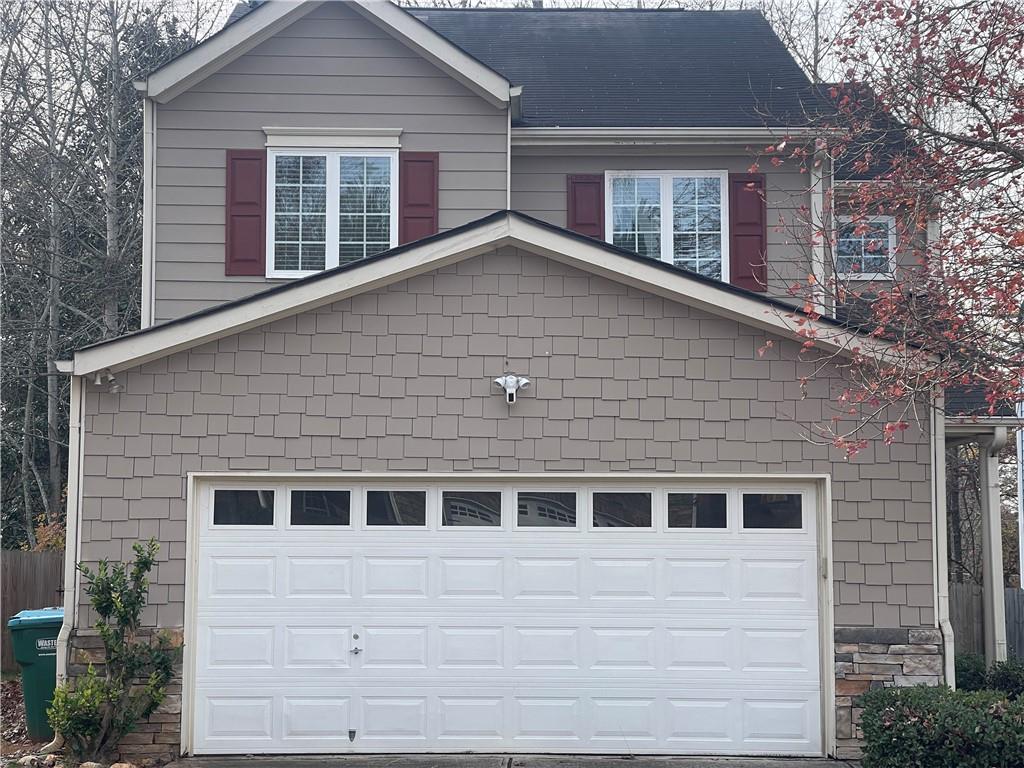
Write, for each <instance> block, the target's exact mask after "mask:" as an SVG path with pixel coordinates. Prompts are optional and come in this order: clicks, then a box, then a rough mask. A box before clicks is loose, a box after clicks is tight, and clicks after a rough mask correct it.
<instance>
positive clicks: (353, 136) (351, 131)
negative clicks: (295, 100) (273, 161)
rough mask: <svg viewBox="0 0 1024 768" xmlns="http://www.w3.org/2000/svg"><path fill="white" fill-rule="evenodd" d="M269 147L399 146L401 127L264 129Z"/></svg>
mask: <svg viewBox="0 0 1024 768" xmlns="http://www.w3.org/2000/svg"><path fill="white" fill-rule="evenodd" d="M263 133H265V134H266V136H267V141H266V146H268V147H278V148H280V147H289V148H293V149H303V148H305V149H314V148H315V149H321V148H322V149H398V148H399V147H401V146H402V142H401V135H402V129H401V128H291V127H287V126H285V127H279V126H278V127H275V126H267V127H264V128H263Z"/></svg>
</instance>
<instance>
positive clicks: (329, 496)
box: [289, 491, 352, 525]
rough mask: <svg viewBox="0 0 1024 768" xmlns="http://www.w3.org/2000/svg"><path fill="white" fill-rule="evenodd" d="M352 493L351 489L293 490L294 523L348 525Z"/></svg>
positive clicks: (292, 522)
mask: <svg viewBox="0 0 1024 768" xmlns="http://www.w3.org/2000/svg"><path fill="white" fill-rule="evenodd" d="M351 503H352V494H351V493H350V492H349V491H292V497H291V509H290V518H289V520H290V521H291V524H292V525H348V524H349V523H350V520H351Z"/></svg>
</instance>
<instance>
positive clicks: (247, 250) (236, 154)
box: [224, 149, 267, 275]
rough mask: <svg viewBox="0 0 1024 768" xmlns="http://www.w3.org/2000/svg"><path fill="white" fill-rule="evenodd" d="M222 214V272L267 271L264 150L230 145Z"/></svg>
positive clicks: (257, 273)
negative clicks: (223, 228) (237, 147)
mask: <svg viewBox="0 0 1024 768" xmlns="http://www.w3.org/2000/svg"><path fill="white" fill-rule="evenodd" d="M226 187H227V188H226V190H225V193H226V194H225V196H224V197H225V207H226V209H227V210H225V212H224V213H225V216H224V226H225V230H226V231H225V233H224V274H225V275H262V274H265V272H266V247H267V225H266V221H267V152H266V150H263V149H229V150H228V154H227V182H226Z"/></svg>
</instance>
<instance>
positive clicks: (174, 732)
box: [68, 629, 183, 766]
mask: <svg viewBox="0 0 1024 768" xmlns="http://www.w3.org/2000/svg"><path fill="white" fill-rule="evenodd" d="M159 633H160V634H161V635H163V636H164V637H166V638H168V639H169V640H170V644H171V646H172V647H173V648H175V649H177V652H176V653H175V662H174V674H173V677H172V678H171V681H170V683H168V685H167V693H166V696H165V697H164V700H163V703H161V704H160V706H159V707H158V708H157V710H156V711H155V712H154V713H153V714H151V715H150V716H149V717H148V718H147V719H146V720H144V721H142V722H140V723H139V724H138V725H136V726H135V729H134V730H133V731H132V732H131V733H129V734H127V735H126V736H124V738H122V739H121V743H120V744H119V745H118V752H119V757H120V759H121V760H129V761H131V762H133V763H135V764H137V765H140V766H146V765H155V764H159V763H164V762H167V761H168V760H172V759H174V758H176V757H178V755H179V754H180V752H181V749H180V747H181V683H182V676H181V670H182V666H181V647H182V644H183V632H182V630H181V629H161V630H159ZM140 635H141V636H146V635H148V636H149V637H150V639H151V640H152V639H155V637H156V633H155V632H152V631H150V630H142V631H141V632H140ZM103 661H104V656H103V643H102V641H101V640H100V638H99V635H97V634H96V632H95V631H93V630H88V631H78V632H76V633H75V635H74V636H73V637H72V638H71V659H70V663H69V664H68V676H69V677H70V678H72V680H73V679H74V678H76V677H78V676H80V675H84V674H85V673H86V672H87V671H88V669H89V665H93V666H101V665H102V664H103Z"/></svg>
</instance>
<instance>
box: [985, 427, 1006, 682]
mask: <svg viewBox="0 0 1024 768" xmlns="http://www.w3.org/2000/svg"><path fill="white" fill-rule="evenodd" d="M1006 440H1007V431H1006V427H996V428H995V429H993V431H992V435H991V437H984V438H982V439H981V440H979V441H978V442H979V447H980V448H981V450H980V451H979V454H980V455H979V457H978V460H979V461H980V463H981V467H980V469H981V493H982V497H981V498H982V502H981V538H982V544H981V564H982V580H983V581H984V587H985V591H984V593H983V595H984V608H985V660H986V661H987V662H988V663H989V664H991V663H993V662H996V661H1006V604H1005V596H1004V595H1003V529H1002V517H1001V515H1000V495H999V454H1000V452H1001V451H1002V450H1003V448H1004V447H1006Z"/></svg>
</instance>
